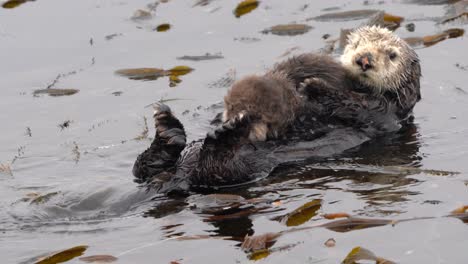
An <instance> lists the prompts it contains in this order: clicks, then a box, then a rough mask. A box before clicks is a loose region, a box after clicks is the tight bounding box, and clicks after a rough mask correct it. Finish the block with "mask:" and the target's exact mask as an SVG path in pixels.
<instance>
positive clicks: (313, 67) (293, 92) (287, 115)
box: [222, 53, 347, 142]
mask: <svg viewBox="0 0 468 264" xmlns="http://www.w3.org/2000/svg"><path fill="white" fill-rule="evenodd" d="M298 81H300V82H302V83H300V86H299V87H298V85H299V83H298ZM346 86H347V83H346V70H345V68H343V66H342V65H341V64H340V63H338V62H336V61H335V60H334V59H333V58H331V57H329V56H326V55H321V54H313V53H306V54H302V55H299V56H295V57H293V58H291V59H289V60H287V61H285V62H283V63H279V64H277V65H276V66H275V67H274V68H273V69H271V70H270V71H268V72H267V73H266V74H264V75H261V76H258V75H252V76H248V77H245V78H243V79H241V80H239V81H237V82H236V83H234V85H233V86H232V87H231V89H230V90H229V91H228V93H227V95H226V96H225V97H224V108H225V110H224V112H223V120H222V121H223V122H226V121H227V120H229V119H231V118H233V117H235V116H237V115H239V114H240V113H242V114H245V113H249V114H250V118H251V123H250V132H249V139H250V140H251V141H252V142H255V141H265V140H266V139H267V138H268V139H276V138H278V137H279V136H283V135H284V133H285V131H286V130H287V128H288V127H289V126H291V125H292V124H293V122H294V121H295V119H296V118H297V116H298V115H299V114H301V113H303V110H304V108H307V106H305V104H306V102H305V100H307V99H306V98H304V96H303V94H304V89H309V90H316V91H317V90H320V89H325V90H333V89H335V87H346Z"/></svg>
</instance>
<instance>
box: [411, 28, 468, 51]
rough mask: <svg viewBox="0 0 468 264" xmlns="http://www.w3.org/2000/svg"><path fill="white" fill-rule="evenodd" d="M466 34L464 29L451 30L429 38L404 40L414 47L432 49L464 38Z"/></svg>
mask: <svg viewBox="0 0 468 264" xmlns="http://www.w3.org/2000/svg"><path fill="white" fill-rule="evenodd" d="M464 34H465V30H464V29H461V28H451V29H447V30H445V31H443V32H442V33H439V34H435V35H429V36H424V37H411V38H405V39H404V40H405V41H406V42H408V44H410V45H411V46H413V47H418V46H425V47H430V46H433V45H435V44H437V43H439V42H442V41H444V40H446V39H449V38H458V37H461V36H463V35H464Z"/></svg>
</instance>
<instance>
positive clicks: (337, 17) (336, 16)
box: [307, 9, 381, 22]
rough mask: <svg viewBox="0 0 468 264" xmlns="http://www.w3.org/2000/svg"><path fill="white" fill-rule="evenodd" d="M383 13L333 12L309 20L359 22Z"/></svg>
mask: <svg viewBox="0 0 468 264" xmlns="http://www.w3.org/2000/svg"><path fill="white" fill-rule="evenodd" d="M378 12H381V10H375V9H363V10H351V11H343V12H333V13H327V14H323V15H320V16H316V17H312V18H308V19H307V20H316V21H323V22H329V21H350V20H358V19H364V18H368V17H370V16H372V15H375V14H377V13H378Z"/></svg>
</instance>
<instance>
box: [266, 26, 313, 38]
mask: <svg viewBox="0 0 468 264" xmlns="http://www.w3.org/2000/svg"><path fill="white" fill-rule="evenodd" d="M311 29H313V27H312V26H309V25H306V24H286V25H276V26H273V27H271V28H268V29H265V30H263V31H262V33H263V34H268V33H271V34H274V35H278V36H295V35H302V34H305V33H307V32H309V30H311Z"/></svg>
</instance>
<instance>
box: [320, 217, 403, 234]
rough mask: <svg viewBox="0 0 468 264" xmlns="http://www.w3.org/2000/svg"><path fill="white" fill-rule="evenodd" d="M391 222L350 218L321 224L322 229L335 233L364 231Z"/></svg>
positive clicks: (391, 221)
mask: <svg viewBox="0 0 468 264" xmlns="http://www.w3.org/2000/svg"><path fill="white" fill-rule="evenodd" d="M393 222H394V221H393V220H387V219H364V218H354V217H350V218H347V219H342V220H336V221H333V222H329V223H326V224H323V225H322V227H325V228H326V229H329V230H332V231H335V232H340V233H344V232H349V231H355V230H360V229H366V228H371V227H379V226H384V225H388V224H391V223H393Z"/></svg>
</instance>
